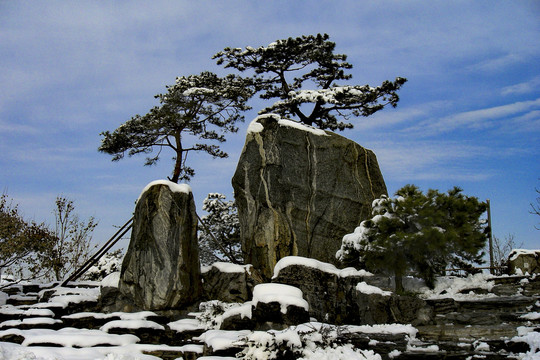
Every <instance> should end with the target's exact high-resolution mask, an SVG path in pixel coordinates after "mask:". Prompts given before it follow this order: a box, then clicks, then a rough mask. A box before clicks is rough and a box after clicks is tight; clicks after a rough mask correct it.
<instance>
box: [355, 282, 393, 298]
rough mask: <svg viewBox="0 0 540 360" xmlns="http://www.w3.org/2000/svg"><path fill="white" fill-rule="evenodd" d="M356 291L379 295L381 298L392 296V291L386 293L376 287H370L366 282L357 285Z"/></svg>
mask: <svg viewBox="0 0 540 360" xmlns="http://www.w3.org/2000/svg"><path fill="white" fill-rule="evenodd" d="M356 290H357V291H360V292H361V293H362V294H377V295H381V296H390V295H392V293H391V292H390V291H384V290H383V289H381V288H378V287H376V286H372V285H368V284H366V282H365V281H362V282H360V283H358V285H356Z"/></svg>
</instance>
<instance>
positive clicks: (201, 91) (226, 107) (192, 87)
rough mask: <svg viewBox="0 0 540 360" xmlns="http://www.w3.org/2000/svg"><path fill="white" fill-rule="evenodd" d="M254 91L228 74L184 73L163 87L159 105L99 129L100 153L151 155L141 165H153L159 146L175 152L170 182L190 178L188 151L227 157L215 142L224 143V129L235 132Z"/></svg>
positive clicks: (191, 172) (248, 85)
mask: <svg viewBox="0 0 540 360" xmlns="http://www.w3.org/2000/svg"><path fill="white" fill-rule="evenodd" d="M252 95H253V86H252V83H251V81H250V80H249V79H244V78H241V77H239V76H234V75H228V76H226V77H218V76H217V75H216V74H213V73H211V72H202V73H201V74H199V75H190V76H182V77H179V78H177V79H176V83H175V84H174V85H171V86H167V93H166V94H158V95H156V96H155V97H156V98H158V99H159V102H160V105H159V106H155V107H154V108H152V109H151V110H150V111H149V112H148V113H147V114H146V115H142V116H141V115H135V116H134V117H132V118H131V119H130V120H128V121H127V122H125V123H124V124H122V125H121V126H120V127H118V128H117V129H116V130H115V131H114V132H112V133H111V132H109V131H105V132H102V133H101V135H102V136H103V139H102V143H101V146H100V147H99V151H101V152H104V153H107V154H111V155H114V157H113V159H112V160H113V161H118V160H120V159H122V158H123V157H124V155H125V154H126V153H127V155H128V156H133V155H136V154H139V153H143V154H149V153H152V152H153V151H154V150H156V149H157V150H158V151H157V154H156V155H155V156H151V157H147V158H146V163H145V165H153V164H155V163H156V162H157V161H158V160H159V157H160V155H161V150H162V149H163V148H170V149H172V150H173V151H174V154H175V156H174V157H173V160H174V161H175V165H174V170H173V172H172V178H170V180H171V181H173V182H175V183H177V182H178V181H179V180H189V179H190V178H191V177H192V176H193V175H194V174H195V170H194V169H193V168H191V167H189V166H187V165H186V163H187V157H188V154H189V153H190V152H199V151H201V152H205V153H207V154H209V155H211V156H213V157H214V158H224V157H227V156H228V155H227V153H225V152H224V151H222V150H221V149H220V147H219V145H216V144H213V143H211V141H217V142H218V143H220V142H224V141H225V136H224V135H223V134H224V133H226V132H236V131H238V128H237V127H236V126H235V123H236V122H237V121H243V119H244V118H243V116H242V115H241V113H242V112H243V111H245V110H248V109H249V107H248V106H247V105H246V102H247V100H249V98H251V96H252Z"/></svg>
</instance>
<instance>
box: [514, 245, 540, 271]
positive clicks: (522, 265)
mask: <svg viewBox="0 0 540 360" xmlns="http://www.w3.org/2000/svg"><path fill="white" fill-rule="evenodd" d="M508 271H509V273H510V274H526V273H529V274H540V250H524V249H514V250H512V252H511V253H510V254H509V255H508Z"/></svg>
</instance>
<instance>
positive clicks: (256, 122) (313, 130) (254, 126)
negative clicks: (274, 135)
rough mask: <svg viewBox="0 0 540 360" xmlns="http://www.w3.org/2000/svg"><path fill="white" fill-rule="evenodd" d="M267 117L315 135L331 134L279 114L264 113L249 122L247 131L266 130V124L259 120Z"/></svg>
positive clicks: (281, 124) (280, 123)
mask: <svg viewBox="0 0 540 360" xmlns="http://www.w3.org/2000/svg"><path fill="white" fill-rule="evenodd" d="M265 118H273V119H275V120H277V123H278V124H279V126H283V127H289V128H294V129H297V130H301V131H305V132H309V133H311V134H313V135H317V136H330V135H328V134H327V133H326V131H324V130H321V129H317V128H315V127H313V126H309V125H305V124H302V123H299V122H297V121H293V120H288V119H283V118H281V116H279V115H277V114H264V115H259V116H257V117H256V118H255V119H254V120H253V121H252V122H251V123H249V126H248V129H247V133H248V134H250V133H260V132H262V131H263V130H264V126H263V124H261V123H260V122H259V120H261V119H265Z"/></svg>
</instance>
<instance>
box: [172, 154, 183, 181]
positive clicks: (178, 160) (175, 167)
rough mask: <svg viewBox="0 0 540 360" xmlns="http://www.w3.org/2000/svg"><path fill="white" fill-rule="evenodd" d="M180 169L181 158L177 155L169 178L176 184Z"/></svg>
mask: <svg viewBox="0 0 540 360" xmlns="http://www.w3.org/2000/svg"><path fill="white" fill-rule="evenodd" d="M181 169H182V160H181V159H179V158H178V157H177V158H176V163H175V164H174V172H173V176H172V178H171V181H172V182H173V183H176V184H178V179H179V178H180V170H181Z"/></svg>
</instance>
